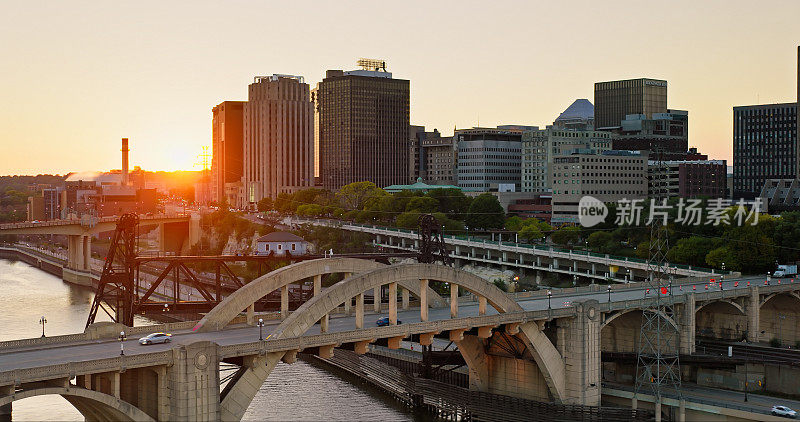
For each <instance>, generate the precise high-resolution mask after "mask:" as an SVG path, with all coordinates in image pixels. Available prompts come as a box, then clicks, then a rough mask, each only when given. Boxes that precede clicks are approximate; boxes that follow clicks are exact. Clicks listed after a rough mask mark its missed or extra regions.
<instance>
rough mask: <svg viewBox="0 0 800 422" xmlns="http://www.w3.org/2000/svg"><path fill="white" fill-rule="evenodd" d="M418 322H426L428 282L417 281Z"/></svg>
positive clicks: (424, 280)
mask: <svg viewBox="0 0 800 422" xmlns="http://www.w3.org/2000/svg"><path fill="white" fill-rule="evenodd" d="M419 320H420V321H421V322H426V321H428V280H427V279H422V280H420V281H419Z"/></svg>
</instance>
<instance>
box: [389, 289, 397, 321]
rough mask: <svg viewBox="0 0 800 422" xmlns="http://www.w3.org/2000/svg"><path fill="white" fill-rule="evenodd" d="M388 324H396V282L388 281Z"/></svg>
mask: <svg viewBox="0 0 800 422" xmlns="http://www.w3.org/2000/svg"><path fill="white" fill-rule="evenodd" d="M389 325H397V282H396V281H395V282H392V283H389Z"/></svg>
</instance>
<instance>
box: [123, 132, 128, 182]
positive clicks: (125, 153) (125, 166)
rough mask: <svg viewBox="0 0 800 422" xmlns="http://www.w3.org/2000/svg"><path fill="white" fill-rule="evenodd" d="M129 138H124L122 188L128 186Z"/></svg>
mask: <svg viewBox="0 0 800 422" xmlns="http://www.w3.org/2000/svg"><path fill="white" fill-rule="evenodd" d="M128 151H129V150H128V138H122V186H128Z"/></svg>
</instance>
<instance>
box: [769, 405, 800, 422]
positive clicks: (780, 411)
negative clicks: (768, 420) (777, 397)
mask: <svg viewBox="0 0 800 422" xmlns="http://www.w3.org/2000/svg"><path fill="white" fill-rule="evenodd" d="M771 413H772V414H773V415H774V416H784V417H787V418H792V419H794V418H795V417H797V412H795V411H794V410H792V409H790V408H788V407H786V406H772V412H771Z"/></svg>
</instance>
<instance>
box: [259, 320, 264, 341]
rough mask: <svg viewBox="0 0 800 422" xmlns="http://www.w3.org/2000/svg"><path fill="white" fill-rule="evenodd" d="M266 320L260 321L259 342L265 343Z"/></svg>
mask: <svg viewBox="0 0 800 422" xmlns="http://www.w3.org/2000/svg"><path fill="white" fill-rule="evenodd" d="M263 329H264V320H263V319H262V318H259V319H258V341H264V332H263Z"/></svg>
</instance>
